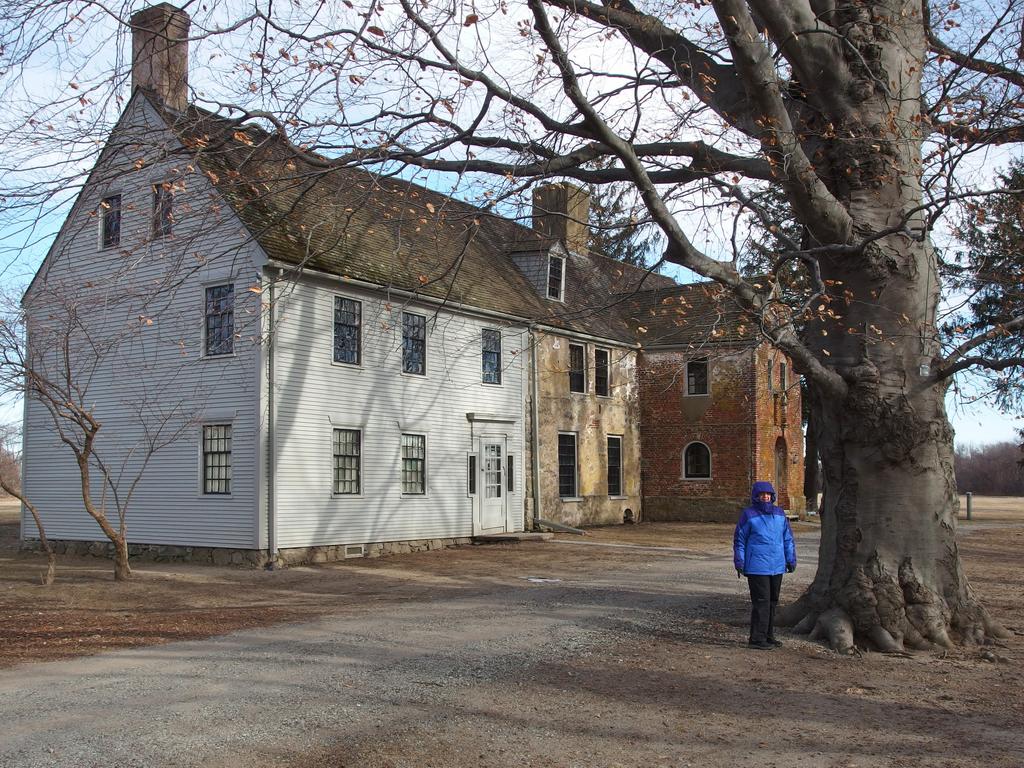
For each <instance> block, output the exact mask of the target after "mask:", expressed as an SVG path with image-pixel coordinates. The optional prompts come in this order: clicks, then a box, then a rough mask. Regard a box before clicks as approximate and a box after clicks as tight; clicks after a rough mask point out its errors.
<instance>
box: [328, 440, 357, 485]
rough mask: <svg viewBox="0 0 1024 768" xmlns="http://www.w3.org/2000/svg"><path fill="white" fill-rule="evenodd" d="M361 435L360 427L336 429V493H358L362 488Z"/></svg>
mask: <svg viewBox="0 0 1024 768" xmlns="http://www.w3.org/2000/svg"><path fill="white" fill-rule="evenodd" d="M359 445H360V435H359V430H358V429H336V430H334V493H335V494H338V495H348V494H357V493H359V490H360V484H359V483H360V479H361V478H360V468H359V461H360V459H359Z"/></svg>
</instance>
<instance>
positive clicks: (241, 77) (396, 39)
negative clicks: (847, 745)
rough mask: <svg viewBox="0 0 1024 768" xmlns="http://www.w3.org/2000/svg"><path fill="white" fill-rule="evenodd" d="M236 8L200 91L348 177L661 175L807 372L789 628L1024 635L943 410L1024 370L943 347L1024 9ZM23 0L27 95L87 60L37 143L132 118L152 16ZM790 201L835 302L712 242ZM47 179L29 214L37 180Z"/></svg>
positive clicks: (502, 4)
mask: <svg viewBox="0 0 1024 768" xmlns="http://www.w3.org/2000/svg"><path fill="white" fill-rule="evenodd" d="M213 5H214V6H215V7H214V8H212V9H207V7H206V6H199V5H197V6H195V7H192V6H189V7H188V10H189V12H190V13H191V14H192V15H193V28H192V33H191V43H192V45H193V48H194V50H197V51H199V53H197V54H195V59H194V60H196V61H200V62H202V63H203V69H202V72H201V73H198V74H199V75H200V76H199V77H197V73H196V72H195V70H194V72H193V83H192V88H193V94H192V95H193V97H194V100H195V101H196V102H197V103H199V104H202V105H204V106H205V107H207V108H208V109H212V110H215V111H218V112H220V113H221V114H223V115H228V116H233V117H235V118H236V119H237V120H238V121H239V124H243V123H245V122H249V121H256V122H259V123H261V124H262V125H263V126H264V127H266V128H268V129H270V130H271V131H273V132H274V133H276V134H277V136H278V137H279V138H280V139H281V140H285V141H287V142H289V144H290V145H291V146H292V147H293V148H294V150H295V152H296V153H297V154H301V153H304V152H309V151H315V152H317V153H319V154H318V156H317V158H316V159H315V161H314V167H316V168H317V169H319V172H323V173H330V172H331V171H332V170H333V169H334V168H337V167H341V166H350V165H362V166H365V167H368V168H370V169H376V170H377V171H379V172H381V173H394V172H401V171H402V170H403V169H410V168H415V169H417V173H421V172H434V171H448V172H454V173H457V174H462V175H464V177H465V178H472V179H474V183H473V186H471V187H469V188H468V189H469V190H470V191H473V192H480V190H481V185H483V184H489V185H490V187H491V188H490V189H489V190H488V192H487V194H488V196H487V197H486V198H481V199H486V200H488V201H490V202H491V204H495V205H497V203H495V201H500V200H503V199H507V197H508V196H509V195H515V194H517V193H521V192H522V191H523V190H525V189H526V188H527V187H528V186H529V185H530V184H531V183H532V182H534V181H536V180H541V179H547V178H568V179H574V180H576V181H578V182H580V183H583V184H587V183H594V184H604V183H611V182H627V183H629V184H632V185H635V187H636V190H637V192H638V194H639V196H640V198H641V199H642V200H643V203H644V205H645V207H646V210H647V216H648V218H649V220H650V221H653V222H654V223H655V224H656V225H657V226H658V227H659V228H660V230H661V235H662V237H663V238H664V242H666V243H667V246H666V249H665V252H664V255H663V258H664V259H665V260H666V261H668V262H672V263H674V264H678V265H682V266H684V267H687V268H689V269H690V270H693V271H694V272H696V273H698V274H700V275H703V276H705V277H707V278H709V279H712V280H715V281H717V282H719V283H721V284H722V285H723V286H725V287H726V288H727V289H728V290H729V291H730V292H731V295H732V296H733V297H735V301H737V302H739V303H740V304H741V305H742V306H743V307H745V308H746V309H747V310H748V311H749V312H750V313H752V314H753V315H756V316H758V317H759V318H760V319H761V327H762V329H763V333H764V334H765V336H766V337H767V338H768V339H770V340H771V341H772V342H773V343H774V344H775V345H776V346H778V347H779V348H780V349H782V350H784V351H785V352H786V353H787V354H788V355H790V356H791V357H792V359H793V360H794V362H795V364H796V365H797V366H798V367H799V369H800V370H801V371H802V372H803V374H804V376H805V377H806V379H807V381H808V385H809V392H810V398H811V407H812V408H813V410H814V418H813V420H812V422H813V423H814V424H815V425H816V435H815V436H816V438H817V444H818V450H819V453H820V455H821V458H822V462H823V471H824V487H825V497H824V508H823V514H822V539H821V551H820V559H819V567H818V572H817V574H816V576H815V578H814V581H813V584H812V585H811V586H810V588H809V589H808V590H807V592H806V593H805V594H804V595H803V596H802V597H801V598H800V599H799V600H798V601H797V603H796V604H795V605H794V606H793V607H792V610H791V611H790V613H789V619H790V620H792V621H793V622H794V623H796V624H797V625H798V626H799V627H801V628H803V629H806V630H811V629H812V628H814V629H816V631H817V633H818V634H822V635H824V636H826V637H827V638H828V640H829V641H830V642H831V644H832V645H833V646H834V647H835V648H837V649H839V650H849V649H850V648H851V647H852V646H853V644H854V642H858V643H863V644H870V645H872V646H874V647H876V648H879V649H882V650H890V651H896V650H902V649H904V648H907V647H911V648H923V647H932V646H936V645H937V646H948V645H950V644H951V643H956V642H963V643H976V642H984V641H987V640H990V639H992V638H995V637H998V636H1000V635H1002V634H1003V630H1002V629H1001V628H1000V627H998V626H997V625H996V624H995V623H994V622H993V621H992V620H991V619H990V617H989V616H988V614H987V613H986V611H985V609H984V608H983V607H982V605H981V604H980V603H979V601H978V600H977V598H976V597H975V595H974V593H973V592H972V590H971V587H970V585H969V584H968V582H967V579H966V578H965V576H964V573H963V570H962V568H961V563H960V558H959V555H958V551H957V545H956V541H955V538H954V533H955V528H956V523H955V518H956V511H957V496H956V484H955V482H954V477H953V463H952V458H953V445H952V442H953V441H952V438H953V435H952V430H951V428H950V425H949V421H948V419H947V415H946V411H945V404H944V402H945V395H946V391H947V387H948V386H949V382H950V380H951V377H952V376H953V375H954V374H956V373H959V372H960V371H964V370H967V369H968V368H969V367H971V366H986V365H988V366H990V367H991V366H1001V368H1002V370H1004V371H1005V370H1012V369H1013V367H1014V366H1020V365H1021V364H1022V363H1024V360H1021V359H1019V358H1012V357H1011V358H1008V359H1007V358H1000V359H993V358H991V357H990V356H989V355H988V354H985V355H978V354H974V351H975V350H977V349H979V348H980V347H982V346H985V349H986V350H988V349H991V348H992V347H993V345H992V344H990V343H987V342H990V341H991V340H992V338H993V337H994V336H1002V335H1007V334H1017V333H1019V332H1020V328H1021V325H1022V323H1024V318H1021V317H1017V316H1013V317H1008V318H1002V319H1000V320H999V322H998V323H997V324H996V325H993V326H991V327H987V328H971V332H972V333H970V334H963V335H961V336H960V337H958V338H956V339H955V340H954V343H952V344H949V345H945V346H944V344H943V342H942V339H941V338H940V335H939V333H938V320H937V318H938V313H939V311H940V303H941V286H940V280H939V277H938V271H937V257H936V254H935V251H934V250H933V246H932V233H933V230H935V228H936V227H937V226H939V225H940V224H941V222H942V221H943V217H944V215H946V214H947V213H948V212H950V211H951V210H952V209H954V208H956V207H957V206H959V205H961V204H962V203H963V202H964V201H967V200H969V199H971V198H974V199H977V197H978V196H979V195H980V196H982V199H983V196H984V195H985V194H986V192H987V191H988V190H986V189H985V183H984V182H980V183H977V182H976V179H977V178H982V179H983V178H984V173H982V172H980V171H979V162H980V160H981V159H982V158H984V157H985V155H984V153H983V152H981V151H979V150H982V149H985V148H986V147H989V146H992V147H995V146H1003V147H1005V146H1012V145H1013V144H1014V143H1015V142H1018V141H1019V140H1021V138H1022V137H1024V132H1022V128H1024V121H1022V118H1024V94H1022V89H1021V87H1022V85H1024V68H1022V67H1021V63H1020V60H1019V58H1018V51H1019V50H1020V49H1021V47H1022V40H1021V24H1022V20H1024V7H1022V6H1024V2H1020V0H1004V1H1003V2H988V3H982V2H974V1H973V0H962V2H960V3H957V2H946V3H945V4H943V5H938V4H934V3H932V2H929V0H923V2H922V0H785V2H782V1H781V0H747V1H746V2H744V1H743V0H692V2H679V1H678V0H671V1H669V0H652V1H651V2H640V0H637V2H631V0H610V1H609V2H590V1H589V0H477V1H476V2H454V1H452V0H448V1H447V2H439V0H342V2H340V3H316V2H309V3H306V2H304V0H295V1H294V2H290V3H275V4H271V3H269V2H268V3H263V2H255V3H237V4H233V3H232V2H231V1H230V0H225V2H221V3H216V4H213ZM2 6H3V8H4V12H3V19H2V23H3V32H2V34H3V36H4V37H3V43H4V54H3V56H4V66H3V69H4V73H5V74H4V75H3V77H4V78H5V81H4V82H5V87H4V93H5V94H6V95H8V96H10V95H11V94H12V86H11V83H12V82H15V81H16V80H17V79H18V78H21V77H23V76H24V74H25V73H26V72H29V71H30V70H31V65H32V63H33V62H34V61H35V60H36V57H38V56H40V55H41V53H42V54H47V55H50V56H51V58H55V60H59V61H64V62H74V66H73V67H72V66H71V65H70V64H65V71H70V73H69V75H68V77H69V80H70V81H71V83H70V85H69V88H72V90H66V91H65V92H64V93H62V94H61V95H60V96H59V97H58V98H57V99H55V100H53V101H52V102H49V103H48V107H46V108H44V107H43V106H41V105H38V106H34V107H33V109H32V110H31V111H29V110H24V109H22V110H19V109H15V108H14V107H10V112H11V113H12V114H15V118H9V119H15V122H14V123H10V124H9V125H10V127H9V130H8V133H7V134H6V137H5V138H7V139H9V140H10V141H9V143H8V146H9V147H16V146H21V147H30V146H33V145H32V144H31V143H30V142H31V141H33V140H36V141H40V142H42V141H47V142H50V145H52V144H53V142H54V141H57V140H58V139H59V136H60V134H61V132H62V131H67V130H70V129H69V128H68V126H73V127H76V128H78V129H80V130H82V131H83V132H88V130H93V126H94V125H96V124H97V122H98V123H102V122H103V119H106V120H108V121H109V119H110V115H111V113H113V112H114V111H116V106H117V105H116V104H115V103H114V102H113V101H111V100H110V96H111V94H115V93H117V94H120V96H121V97H123V96H124V95H125V93H124V80H125V76H126V72H127V69H126V67H125V66H124V65H120V66H114V65H113V64H110V66H107V67H105V66H104V63H105V62H106V63H108V64H109V60H107V59H105V58H104V56H105V55H106V54H105V51H106V50H107V49H106V48H105V47H104V46H103V45H97V44H96V39H97V37H98V36H102V35H101V32H100V30H102V29H113V28H114V27H115V26H116V25H119V29H120V30H121V32H122V33H123V32H124V30H125V29H126V24H127V17H122V18H118V17H117V16H116V15H115V14H116V11H114V10H112V9H111V8H110V7H108V6H100V5H97V4H93V3H87V2H57V0H51V1H50V2H30V3H23V2H19V3H13V2H3V3H2ZM76 41H80V42H76ZM111 67H112V68H111ZM112 75H113V76H112ZM119 89H120V90H119ZM22 101H26V100H22ZM27 102H31V98H28V99H27ZM11 103H14V104H16V105H20V104H21V102H20V101H17V100H15V101H14V102H11ZM19 114H23V115H24V119H23V120H22V121H21V122H17V120H16V117H17V115H19ZM71 117H73V118H74V119H73V120H70V119H68V118H71ZM62 118H63V119H62ZM55 126H56V127H55ZM35 146H38V144H36V145H35ZM68 146H69V148H70V149H73V148H74V147H85V146H86V145H85V144H73V143H69V144H68ZM1004 151H1005V150H1004ZM965 170H970V171H971V172H970V173H965ZM467 174H468V175H467ZM769 186H771V187H775V188H777V189H778V190H779V191H780V192H781V194H782V195H783V196H784V198H785V200H786V201H787V203H788V207H789V209H790V210H791V211H792V213H793V215H794V216H795V218H796V220H797V221H798V222H799V224H800V225H801V227H802V236H801V237H800V239H799V240H794V239H793V238H791V237H787V236H786V235H785V232H783V231H782V230H780V231H779V234H780V235H781V238H780V242H781V244H782V247H781V249H780V250H779V252H778V253H777V254H776V262H775V264H774V265H773V271H774V272H775V273H781V271H782V270H784V269H785V270H790V271H792V270H793V269H796V270H799V271H800V272H801V273H802V275H803V278H802V280H803V282H804V284H806V285H807V286H809V293H807V294H803V298H802V299H801V300H800V301H798V302H796V303H795V305H793V306H790V307H788V308H784V307H780V306H779V303H780V301H779V299H778V298H777V295H776V294H774V293H773V290H772V289H773V286H772V285H771V284H770V281H763V280H760V281H751V280H747V279H745V278H744V277H743V275H742V274H741V271H740V269H739V261H738V253H732V252H730V249H729V246H728V243H729V241H730V238H729V237H728V236H727V237H725V238H724V239H723V241H722V242H723V243H725V246H724V247H708V246H707V245H706V239H705V237H704V235H703V231H702V228H703V227H704V226H705V225H707V226H711V225H712V224H715V225H723V226H724V227H725V229H726V230H728V229H729V226H728V222H727V221H726V219H727V218H728V217H729V216H735V217H740V218H743V217H749V216H751V215H753V216H756V217H762V218H764V217H770V215H771V212H770V210H768V209H765V208H764V207H762V206H759V205H758V202H757V200H758V197H759V193H761V192H763V191H764V190H765V188H766V187H769ZM22 191H23V192H24V194H22V195H21V196H16V195H11V194H10V193H9V191H8V200H9V201H26V200H27V201H31V200H32V195H33V194H35V193H36V191H35V190H32V191H29V192H25V191H24V189H23V190H22ZM982 204H983V203H982ZM762 225H763V226H765V227H768V228H770V227H771V225H772V222H771V221H762ZM733 241H735V238H733ZM738 250H739V249H737V251H738Z"/></svg>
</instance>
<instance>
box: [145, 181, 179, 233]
mask: <svg viewBox="0 0 1024 768" xmlns="http://www.w3.org/2000/svg"><path fill="white" fill-rule="evenodd" d="M160 189H162V190H164V191H165V192H166V193H167V199H168V200H169V201H170V215H169V217H168V223H167V225H166V228H167V231H166V232H164V231H163V230H164V222H163V217H162V216H161V215H160V213H161V212H160V211H159V210H158V205H157V204H158V203H159V201H160V200H161V196H160V193H159V192H158V191H157V190H160ZM152 198H153V202H152V205H151V206H150V222H149V235H150V237H151V238H152V239H153V240H162V239H164V238H166V237H172V236H173V235H174V225H175V224H176V223H177V222H176V221H175V220H174V182H173V181H158V182H157V183H156V184H154V185H153V188H152Z"/></svg>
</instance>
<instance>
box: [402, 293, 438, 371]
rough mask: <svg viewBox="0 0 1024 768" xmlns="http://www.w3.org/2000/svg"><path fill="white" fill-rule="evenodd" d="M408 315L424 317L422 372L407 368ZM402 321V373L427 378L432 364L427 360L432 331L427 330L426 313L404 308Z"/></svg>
mask: <svg viewBox="0 0 1024 768" xmlns="http://www.w3.org/2000/svg"><path fill="white" fill-rule="evenodd" d="M406 315H409V316H410V317H419V318H422V319H423V372H422V373H417V372H416V371H407V370H405V316H406ZM400 323H401V325H400V327H399V330H400V332H401V335H402V336H401V338H402V346H401V360H402V375H403V376H413V377H415V378H417V379H423V378H426V375H427V371H429V370H430V366H429V365H428V360H427V357H428V347H429V343H430V333H429V332H428V331H427V316H426V315H421V314H420V313H419V312H409V311H407V310H404V309H403V310H402V317H401V321H400Z"/></svg>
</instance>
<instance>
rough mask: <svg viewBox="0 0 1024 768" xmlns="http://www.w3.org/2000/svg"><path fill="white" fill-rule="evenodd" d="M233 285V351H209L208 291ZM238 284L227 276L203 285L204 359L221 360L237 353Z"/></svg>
mask: <svg viewBox="0 0 1024 768" xmlns="http://www.w3.org/2000/svg"><path fill="white" fill-rule="evenodd" d="M227 286H231V351H230V352H218V353H216V354H210V353H209V351H208V350H209V343H208V340H209V326H208V324H207V321H206V320H207V318H206V292H207V291H208V290H210V289H211V288H225V287H227ZM235 288H236V285H235V281H234V279H231V278H225V279H221V280H213V281H211V282H208V283H204V284H203V286H202V297H201V300H202V312H203V329H202V343H203V347H202V357H203V359H204V360H220V359H222V358H228V357H234V356H235V355H236V354H237V353H236V351H235V341H236V340H235V314H236V312H235V307H236V305H237V302H238V291H236V290H235Z"/></svg>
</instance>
